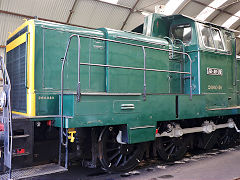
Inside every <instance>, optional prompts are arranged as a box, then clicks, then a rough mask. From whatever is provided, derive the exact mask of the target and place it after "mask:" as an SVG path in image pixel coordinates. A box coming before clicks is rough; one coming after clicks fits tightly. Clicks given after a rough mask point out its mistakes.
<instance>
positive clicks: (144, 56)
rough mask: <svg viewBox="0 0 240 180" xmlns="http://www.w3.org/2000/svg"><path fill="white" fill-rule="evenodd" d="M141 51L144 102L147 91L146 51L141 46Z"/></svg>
mask: <svg viewBox="0 0 240 180" xmlns="http://www.w3.org/2000/svg"><path fill="white" fill-rule="evenodd" d="M142 50H143V60H144V63H143V66H144V70H143V100H144V101H146V90H147V84H146V51H145V47H144V46H142Z"/></svg>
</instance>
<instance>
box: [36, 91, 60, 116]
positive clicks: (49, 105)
mask: <svg viewBox="0 0 240 180" xmlns="http://www.w3.org/2000/svg"><path fill="white" fill-rule="evenodd" d="M36 112H37V113H36V115H37V116H39V115H58V114H59V95H56V94H44V93H42V94H40V93H37V94H36Z"/></svg>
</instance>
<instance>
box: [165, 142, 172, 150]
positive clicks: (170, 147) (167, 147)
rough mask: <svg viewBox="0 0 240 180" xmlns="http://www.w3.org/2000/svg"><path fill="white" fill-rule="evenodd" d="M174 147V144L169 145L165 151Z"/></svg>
mask: <svg viewBox="0 0 240 180" xmlns="http://www.w3.org/2000/svg"><path fill="white" fill-rule="evenodd" d="M173 145H174V144H173V143H171V144H169V145H168V146H167V147H166V148H165V151H167V150H168V149H169V148H171V147H172V146H173Z"/></svg>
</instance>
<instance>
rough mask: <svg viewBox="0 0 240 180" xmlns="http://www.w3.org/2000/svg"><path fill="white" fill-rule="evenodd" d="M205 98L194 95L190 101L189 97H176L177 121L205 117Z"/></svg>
mask: <svg viewBox="0 0 240 180" xmlns="http://www.w3.org/2000/svg"><path fill="white" fill-rule="evenodd" d="M205 105H206V103H205V98H204V96H203V95H195V96H193V97H192V100H190V97H189V96H186V95H182V96H178V109H179V116H178V117H179V118H178V119H189V118H190V117H192V118H201V117H204V116H206V108H205Z"/></svg>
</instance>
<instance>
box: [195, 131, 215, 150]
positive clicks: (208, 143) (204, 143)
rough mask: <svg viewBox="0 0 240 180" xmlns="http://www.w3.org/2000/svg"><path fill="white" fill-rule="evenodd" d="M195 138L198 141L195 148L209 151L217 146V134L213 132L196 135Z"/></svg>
mask: <svg viewBox="0 0 240 180" xmlns="http://www.w3.org/2000/svg"><path fill="white" fill-rule="evenodd" d="M197 138H198V141H196V142H197V143H198V144H197V147H198V148H201V149H205V150H209V149H212V148H213V147H214V146H215V145H216V144H217V141H218V139H219V132H218V131H214V132H212V133H210V134H206V133H201V134H198V136H197Z"/></svg>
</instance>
